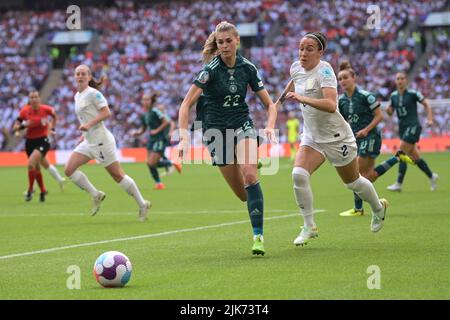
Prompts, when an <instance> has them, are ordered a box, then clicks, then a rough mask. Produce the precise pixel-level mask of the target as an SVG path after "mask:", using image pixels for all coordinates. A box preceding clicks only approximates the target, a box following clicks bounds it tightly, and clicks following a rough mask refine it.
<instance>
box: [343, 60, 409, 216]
mask: <svg viewBox="0 0 450 320" xmlns="http://www.w3.org/2000/svg"><path fill="white" fill-rule="evenodd" d="M339 70H340V71H339V74H338V81H339V85H340V86H341V88H342V89H343V90H344V93H343V94H341V95H340V96H339V112H340V113H341V114H342V116H343V117H344V119H346V120H347V122H348V123H349V124H350V126H351V128H352V131H353V134H354V135H355V138H356V144H357V145H358V158H357V159H358V165H359V173H360V174H361V175H362V176H363V177H365V178H367V179H369V180H370V181H371V182H375V180H377V179H378V178H379V177H380V176H382V175H383V174H385V173H386V172H387V171H388V170H389V169H390V168H392V166H394V165H395V164H397V163H398V162H399V161H404V162H407V163H410V164H414V162H413V161H412V160H411V158H409V157H408V156H407V155H405V154H404V153H403V152H402V151H401V150H399V151H398V152H397V154H396V155H395V156H393V157H391V158H390V159H388V160H386V161H384V162H383V163H381V164H379V165H378V166H377V167H375V159H376V157H378V156H379V155H380V149H381V133H380V131H379V130H378V128H377V125H378V124H379V123H380V122H381V121H382V120H383V113H382V112H381V108H380V106H381V104H380V103H379V102H378V101H377V100H376V98H375V96H374V94H372V93H371V92H368V91H366V90H363V89H362V88H360V87H358V86H357V85H356V73H355V71H354V70H353V69H352V67H351V65H350V62H348V61H344V62H342V63H341V64H340V66H339ZM353 195H354V198H355V206H354V208H353V209H350V210H347V211H344V212H341V213H340V215H341V216H362V215H363V214H364V209H363V201H362V199H361V198H360V197H359V196H358V195H357V194H356V193H353Z"/></svg>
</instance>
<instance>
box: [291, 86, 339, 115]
mask: <svg viewBox="0 0 450 320" xmlns="http://www.w3.org/2000/svg"><path fill="white" fill-rule="evenodd" d="M322 95H323V98H322V99H316V98H310V97H305V96H302V95H299V94H298V93H296V92H288V93H287V94H286V99H291V100H295V101H298V102H300V103H302V104H305V105H306V104H307V105H309V106H311V107H313V108H316V109H318V110H321V111H325V112H329V113H334V112H335V111H336V108H337V101H336V97H337V90H336V88H333V87H323V88H322Z"/></svg>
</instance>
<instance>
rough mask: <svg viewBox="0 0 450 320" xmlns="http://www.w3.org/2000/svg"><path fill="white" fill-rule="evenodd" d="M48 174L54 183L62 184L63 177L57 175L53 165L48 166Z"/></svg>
mask: <svg viewBox="0 0 450 320" xmlns="http://www.w3.org/2000/svg"><path fill="white" fill-rule="evenodd" d="M47 170H48V172H49V173H50V175H51V176H52V177H53V178H55V180H56V181H58V182H62V181H64V179H63V177H61V175H60V174H59V172H58V170H57V169H56V167H55V166H54V165H52V164H51V165H49V166H48V169H47Z"/></svg>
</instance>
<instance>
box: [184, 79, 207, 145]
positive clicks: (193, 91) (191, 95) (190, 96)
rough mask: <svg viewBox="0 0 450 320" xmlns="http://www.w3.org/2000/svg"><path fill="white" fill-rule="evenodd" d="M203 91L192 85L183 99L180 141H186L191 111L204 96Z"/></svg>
mask: <svg viewBox="0 0 450 320" xmlns="http://www.w3.org/2000/svg"><path fill="white" fill-rule="evenodd" d="M202 92H203V89H202V88H200V87H197V86H196V85H195V84H193V85H191V87H190V89H189V91H188V93H187V94H186V96H185V97H184V99H183V102H182V103H181V107H180V110H179V111H178V123H179V127H180V130H181V131H182V132H181V135H180V140H181V139H184V138H185V137H186V135H187V133H188V125H189V110H190V109H191V107H192V106H193V105H194V103H195V102H197V100H198V98H199V97H200V95H201V94H202Z"/></svg>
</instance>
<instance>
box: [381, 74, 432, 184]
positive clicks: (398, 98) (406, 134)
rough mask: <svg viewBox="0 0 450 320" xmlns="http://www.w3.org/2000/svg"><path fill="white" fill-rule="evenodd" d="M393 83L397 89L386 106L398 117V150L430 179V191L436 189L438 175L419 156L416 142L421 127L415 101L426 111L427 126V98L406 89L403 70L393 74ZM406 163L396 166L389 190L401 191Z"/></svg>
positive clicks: (406, 82) (430, 113)
mask: <svg viewBox="0 0 450 320" xmlns="http://www.w3.org/2000/svg"><path fill="white" fill-rule="evenodd" d="M395 84H396V85H397V90H396V91H394V92H393V93H392V94H391V103H390V105H389V107H388V108H387V113H388V115H392V114H393V113H394V110H395V112H396V113H397V117H398V126H399V133H400V140H401V143H400V150H403V151H404V152H405V153H406V154H407V155H408V156H410V157H411V159H413V160H414V162H415V163H416V164H417V167H419V169H420V170H422V171H423V172H424V173H425V174H426V175H427V177H428V179H430V184H431V191H434V190H436V183H437V180H438V175H437V174H436V173H433V172H432V171H431V170H430V168H429V167H428V164H427V163H426V162H425V160H423V159H422V158H421V157H420V154H419V150H418V149H417V146H416V143H417V142H418V141H419V139H420V133H421V131H422V127H421V125H420V122H419V117H418V114H417V102H420V103H421V104H422V105H423V106H424V107H425V110H426V111H427V126H432V125H433V123H434V121H433V111H432V110H431V107H430V104H429V103H428V101H427V99H425V97H424V96H423V95H422V94H421V93H420V92H419V91H416V90H411V89H408V80H407V79H406V74H405V73H404V72H398V73H397V74H396V76H395ZM406 169H407V166H406V163H400V165H399V167H398V177H397V182H396V183H394V184H393V185H391V186H389V187H388V190H391V191H401V190H402V184H403V179H404V178H405V174H406Z"/></svg>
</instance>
